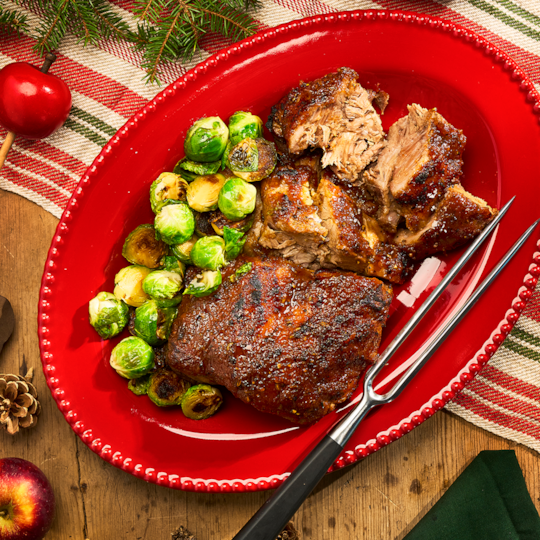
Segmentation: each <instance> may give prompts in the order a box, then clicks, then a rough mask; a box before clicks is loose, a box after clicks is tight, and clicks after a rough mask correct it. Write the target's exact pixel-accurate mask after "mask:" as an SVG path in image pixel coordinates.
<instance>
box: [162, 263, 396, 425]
mask: <svg viewBox="0 0 540 540" xmlns="http://www.w3.org/2000/svg"><path fill="white" fill-rule="evenodd" d="M246 262H249V263H251V264H252V269H251V271H250V272H249V273H247V274H246V275H244V276H243V277H240V278H239V279H237V280H233V281H231V280H230V279H229V278H230V277H231V276H234V275H235V271H236V269H237V268H239V267H240V266H241V265H243V264H245V263H246ZM193 271H195V272H196V269H194V270H193ZM189 277H190V276H189V275H188V276H187V278H188V279H189ZM391 297H392V292H391V288H390V286H388V285H385V284H383V283H382V282H381V281H379V280H378V279H375V278H365V277H362V276H359V275H357V274H354V273H351V272H337V271H326V270H324V271H320V272H316V273H314V272H312V271H309V270H306V269H304V268H302V267H299V266H297V265H295V264H293V263H290V262H288V261H285V260H284V259H281V258H267V259H265V258H256V257H245V256H241V257H240V258H239V259H237V260H236V261H235V262H234V263H232V264H230V265H229V266H227V267H226V268H225V270H224V274H223V284H222V285H221V287H220V288H219V290H218V291H217V292H216V293H214V294H213V295H211V296H208V297H204V298H194V297H187V298H186V299H184V301H183V302H182V303H181V304H180V307H179V312H178V317H177V318H176V320H175V322H174V325H173V328H172V331H171V337H170V339H169V345H168V353H167V363H168V365H169V366H170V367H171V368H172V369H173V370H175V371H177V372H179V373H182V374H184V375H186V376H188V377H190V378H192V379H195V380H197V381H202V382H209V383H212V384H218V385H223V386H225V387H226V388H228V389H229V390H230V391H231V392H232V393H233V394H234V395H235V396H237V397H238V398H240V399H241V400H242V401H244V402H246V403H250V404H251V405H253V406H254V407H255V408H256V409H258V410H260V411H263V412H268V413H273V414H277V415H279V416H281V417H283V418H287V419H288V420H290V421H292V422H295V423H298V424H308V423H311V422H314V421H316V420H318V419H320V418H321V417H322V416H323V415H325V414H327V413H328V412H330V411H332V410H333V409H334V408H335V407H336V405H338V404H339V403H342V402H343V401H345V400H346V399H348V398H349V397H350V396H351V394H352V393H353V391H354V390H355V389H356V386H357V384H358V380H359V378H360V376H361V375H362V373H363V372H364V370H365V368H366V366H367V365H368V364H370V363H372V362H373V361H374V360H375V358H376V355H377V350H378V347H379V343H380V339H381V331H382V327H383V326H384V324H385V322H386V318H387V316H388V308H389V304H390V301H391Z"/></svg>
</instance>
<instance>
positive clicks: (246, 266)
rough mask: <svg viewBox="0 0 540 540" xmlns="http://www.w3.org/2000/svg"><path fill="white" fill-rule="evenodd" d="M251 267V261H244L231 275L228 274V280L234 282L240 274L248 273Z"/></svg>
mask: <svg viewBox="0 0 540 540" xmlns="http://www.w3.org/2000/svg"><path fill="white" fill-rule="evenodd" d="M252 268H253V263H250V262H247V263H244V264H243V265H242V266H241V267H240V268H237V269H236V272H235V273H234V274H232V276H229V281H230V282H231V283H236V282H237V281H238V280H239V279H240V278H241V277H242V276H245V275H246V274H249V272H251V269H252Z"/></svg>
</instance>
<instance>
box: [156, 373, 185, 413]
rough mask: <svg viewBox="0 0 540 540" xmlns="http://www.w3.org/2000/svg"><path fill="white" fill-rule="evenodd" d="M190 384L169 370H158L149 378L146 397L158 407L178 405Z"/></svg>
mask: <svg viewBox="0 0 540 540" xmlns="http://www.w3.org/2000/svg"><path fill="white" fill-rule="evenodd" d="M189 387H190V384H189V382H188V381H186V380H185V379H182V377H181V376H180V375H178V374H177V373H175V372H174V371H171V370H170V369H166V368H164V369H159V370H157V371H155V372H154V373H152V375H151V376H150V385H149V387H148V392H147V394H148V397H149V398H150V399H151V400H152V401H153V402H154V403H155V404H156V405H158V406H159V407H170V406H171V405H180V403H181V402H182V398H183V397H184V394H185V393H186V392H187V391H188V389H189Z"/></svg>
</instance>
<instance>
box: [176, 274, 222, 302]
mask: <svg viewBox="0 0 540 540" xmlns="http://www.w3.org/2000/svg"><path fill="white" fill-rule="evenodd" d="M220 285H221V272H220V271H219V270H216V271H212V270H204V271H203V272H201V273H200V274H197V275H196V276H195V278H193V279H192V280H191V281H190V283H189V284H188V286H187V287H186V290H185V291H184V294H190V295H193V296H196V297H201V296H208V295H210V294H212V293H214V292H216V291H217V290H218V288H219V286H220Z"/></svg>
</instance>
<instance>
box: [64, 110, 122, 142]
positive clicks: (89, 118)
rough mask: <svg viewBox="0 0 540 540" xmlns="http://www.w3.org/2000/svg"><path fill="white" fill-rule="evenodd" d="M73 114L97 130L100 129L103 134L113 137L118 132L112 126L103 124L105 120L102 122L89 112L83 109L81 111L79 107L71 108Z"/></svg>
mask: <svg viewBox="0 0 540 540" xmlns="http://www.w3.org/2000/svg"><path fill="white" fill-rule="evenodd" d="M71 114H72V115H75V116H76V117H78V118H80V119H81V120H84V121H85V122H87V123H88V124H91V125H92V126H94V127H95V128H97V129H99V130H100V131H102V132H103V133H106V134H107V135H110V136H111V137H112V136H113V135H114V134H115V133H116V132H117V129H116V128H114V127H112V126H110V125H109V124H106V123H105V122H103V120H100V119H99V118H97V117H96V116H94V115H92V114H90V113H89V112H87V111H84V110H83V109H79V107H75V106H73V107H71Z"/></svg>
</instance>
